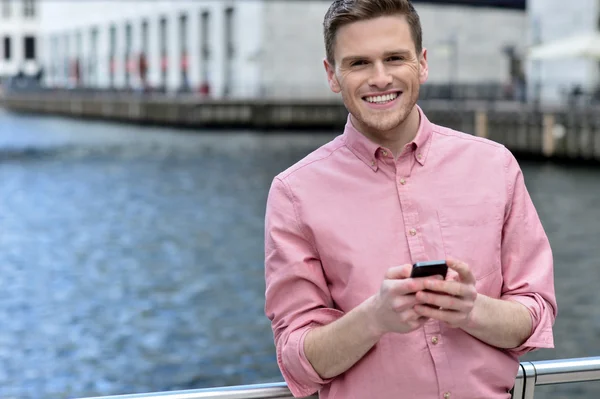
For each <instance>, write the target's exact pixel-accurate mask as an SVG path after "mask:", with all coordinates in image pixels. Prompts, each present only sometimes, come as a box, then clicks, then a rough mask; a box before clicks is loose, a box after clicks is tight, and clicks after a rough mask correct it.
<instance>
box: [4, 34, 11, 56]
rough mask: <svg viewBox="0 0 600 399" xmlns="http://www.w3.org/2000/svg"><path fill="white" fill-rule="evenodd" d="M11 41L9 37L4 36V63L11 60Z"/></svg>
mask: <svg viewBox="0 0 600 399" xmlns="http://www.w3.org/2000/svg"><path fill="white" fill-rule="evenodd" d="M11 50H12V49H11V40H10V37H9V36H4V61H10V58H11Z"/></svg>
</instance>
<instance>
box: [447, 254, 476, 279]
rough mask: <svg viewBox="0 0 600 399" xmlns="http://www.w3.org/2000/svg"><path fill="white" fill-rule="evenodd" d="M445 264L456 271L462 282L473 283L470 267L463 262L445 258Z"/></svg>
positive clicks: (473, 277)
mask: <svg viewBox="0 0 600 399" xmlns="http://www.w3.org/2000/svg"><path fill="white" fill-rule="evenodd" d="M446 264H447V265H448V267H449V268H450V269H452V270H455V271H456V272H457V273H458V276H459V277H460V281H462V282H463V283H467V284H471V283H475V276H473V273H472V272H471V268H470V267H469V265H467V264H466V263H465V262H461V261H459V260H456V259H452V258H449V259H447V260H446Z"/></svg>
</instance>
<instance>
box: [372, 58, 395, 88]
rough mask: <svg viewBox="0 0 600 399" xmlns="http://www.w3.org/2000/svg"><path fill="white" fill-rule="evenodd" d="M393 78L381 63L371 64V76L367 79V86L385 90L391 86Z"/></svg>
mask: <svg viewBox="0 0 600 399" xmlns="http://www.w3.org/2000/svg"><path fill="white" fill-rule="evenodd" d="M392 81H393V77H392V75H391V74H390V72H389V71H388V69H387V68H386V67H385V65H384V64H383V63H381V62H377V63H375V64H373V69H372V74H371V76H370V78H369V81H368V83H369V85H370V86H374V87H377V88H378V89H385V88H386V87H388V86H389V85H391V84H392Z"/></svg>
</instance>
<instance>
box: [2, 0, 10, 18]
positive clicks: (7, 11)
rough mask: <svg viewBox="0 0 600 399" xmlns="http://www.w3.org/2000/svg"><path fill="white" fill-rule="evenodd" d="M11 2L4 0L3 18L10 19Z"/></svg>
mask: <svg viewBox="0 0 600 399" xmlns="http://www.w3.org/2000/svg"><path fill="white" fill-rule="evenodd" d="M10 11H11V10H10V0H2V16H3V17H4V18H10Z"/></svg>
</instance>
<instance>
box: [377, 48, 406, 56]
mask: <svg viewBox="0 0 600 399" xmlns="http://www.w3.org/2000/svg"><path fill="white" fill-rule="evenodd" d="M400 54H401V55H410V54H411V52H410V50H408V49H405V48H401V49H398V50H392V51H386V52H385V53H383V56H384V57H389V56H390V55H400Z"/></svg>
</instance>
